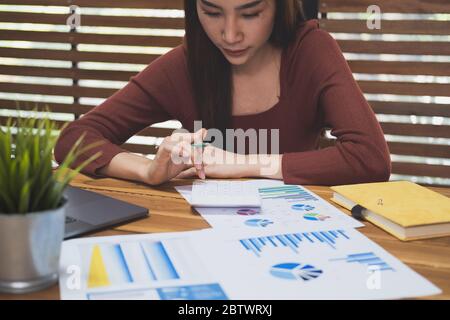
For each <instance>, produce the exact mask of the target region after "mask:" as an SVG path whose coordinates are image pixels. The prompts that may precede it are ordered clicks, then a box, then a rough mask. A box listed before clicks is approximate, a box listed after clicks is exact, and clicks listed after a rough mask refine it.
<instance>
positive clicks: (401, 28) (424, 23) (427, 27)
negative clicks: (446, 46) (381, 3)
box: [320, 19, 450, 35]
mask: <svg viewBox="0 0 450 320" xmlns="http://www.w3.org/2000/svg"><path fill="white" fill-rule="evenodd" d="M320 26H321V28H323V29H325V30H327V31H329V32H341V33H371V34H421V35H425V34H427V35H447V34H448V30H450V21H437V20H402V21H390V20H383V21H382V25H381V29H369V28H367V20H331V19H330V20H329V19H326V20H321V21H320Z"/></svg>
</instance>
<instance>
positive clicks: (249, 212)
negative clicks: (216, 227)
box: [236, 208, 259, 216]
mask: <svg viewBox="0 0 450 320" xmlns="http://www.w3.org/2000/svg"><path fill="white" fill-rule="evenodd" d="M236 213H237V214H238V215H241V216H254V215H255V214H258V213H259V210H257V209H251V208H249V209H239V210H238V211H237V212H236Z"/></svg>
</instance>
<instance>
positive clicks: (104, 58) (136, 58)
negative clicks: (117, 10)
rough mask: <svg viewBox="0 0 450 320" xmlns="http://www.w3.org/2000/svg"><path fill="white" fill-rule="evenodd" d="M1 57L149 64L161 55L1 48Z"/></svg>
mask: <svg viewBox="0 0 450 320" xmlns="http://www.w3.org/2000/svg"><path fill="white" fill-rule="evenodd" d="M0 56H1V57H11V58H22V59H44V60H63V61H64V60H67V61H73V62H83V61H92V62H113V63H130V64H133V63H137V64H149V63H150V62H152V61H153V60H155V59H156V58H158V57H159V55H154V54H141V53H114V52H107V53H104V52H82V51H81V52H80V51H64V50H43V49H16V48H0Z"/></svg>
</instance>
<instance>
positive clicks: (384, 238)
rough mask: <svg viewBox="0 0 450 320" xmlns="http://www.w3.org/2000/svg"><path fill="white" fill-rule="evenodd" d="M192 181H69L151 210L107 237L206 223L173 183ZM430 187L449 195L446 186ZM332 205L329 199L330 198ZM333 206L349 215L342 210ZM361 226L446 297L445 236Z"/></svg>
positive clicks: (449, 249)
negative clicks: (416, 236) (410, 235)
mask: <svg viewBox="0 0 450 320" xmlns="http://www.w3.org/2000/svg"><path fill="white" fill-rule="evenodd" d="M191 183H192V181H190V180H174V181H172V182H170V183H167V184H164V185H163V186H159V187H155V188H153V187H149V186H146V185H143V184H138V183H134V182H128V181H121V180H116V179H92V178H89V177H86V176H83V175H79V176H78V177H77V178H76V179H75V180H74V181H73V182H72V185H73V186H76V187H81V188H83V189H87V190H90V191H95V192H99V193H102V194H105V195H107V196H111V197H114V198H117V199H120V200H124V201H127V202H129V203H133V204H136V205H139V206H143V207H146V208H148V209H150V212H151V215H150V217H148V218H146V219H142V220H139V221H135V222H132V223H130V224H127V225H123V226H120V227H117V228H114V229H111V230H106V231H102V232H98V233H96V234H93V235H90V236H110V235H126V234H136V233H155V232H174V231H190V230H198V229H204V228H209V224H208V223H207V222H206V221H205V220H203V218H202V217H201V216H200V215H199V214H198V213H197V212H196V211H195V210H193V209H191V207H190V206H189V204H188V203H187V202H186V201H185V200H184V199H183V198H182V196H181V195H180V194H179V193H178V192H177V191H176V190H175V189H174V187H175V186H179V185H185V184H191ZM306 187H307V188H308V189H310V190H311V191H313V192H315V193H316V194H318V195H319V196H321V197H322V198H324V199H325V200H327V201H329V199H330V198H331V196H332V191H331V189H330V188H328V187H320V186H306ZM431 189H433V190H434V191H437V192H439V193H441V194H444V195H446V196H447V197H450V188H431ZM331 204H333V203H332V202H331ZM333 205H334V206H336V207H337V208H339V209H340V210H342V211H344V212H346V213H347V214H349V212H348V211H347V210H345V209H343V208H341V207H339V206H337V205H335V204H333ZM365 225H366V226H365V227H364V228H360V229H358V231H360V232H361V233H363V234H364V235H366V236H367V237H369V238H370V239H372V240H373V241H375V242H376V243H378V244H379V245H380V246H382V247H383V248H384V249H386V250H387V251H389V252H390V253H391V254H393V255H394V256H396V257H397V258H398V259H400V260H401V261H403V262H404V263H405V264H407V265H408V266H410V267H411V268H412V269H414V270H415V271H416V272H418V273H419V274H421V275H422V276H424V277H425V278H427V279H428V280H430V281H431V282H433V283H434V284H435V285H437V286H438V287H439V288H441V290H442V294H441V295H437V296H433V297H428V299H450V237H443V238H436V239H428V240H418V241H411V242H402V241H400V240H398V239H396V238H395V237H393V236H391V235H390V234H388V233H386V232H385V231H383V230H381V229H379V228H377V227H375V226H374V225H372V224H370V223H366V222H365ZM59 298H60V295H59V287H58V286H57V285H55V286H53V287H51V288H49V289H46V290H43V291H40V292H36V293H31V294H24V295H6V294H0V299H59ZM425 299H427V297H426V298H425Z"/></svg>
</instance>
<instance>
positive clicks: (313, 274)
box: [270, 262, 323, 281]
mask: <svg viewBox="0 0 450 320" xmlns="http://www.w3.org/2000/svg"><path fill="white" fill-rule="evenodd" d="M322 273H323V271H322V270H320V269H317V268H316V267H314V266H312V265H309V264H301V263H296V262H287V263H280V264H276V265H274V266H272V268H271V269H270V274H271V275H272V276H274V277H276V278H280V279H286V280H303V281H310V280H313V279H316V278H318V277H319V276H320V275H321V274H322Z"/></svg>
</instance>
